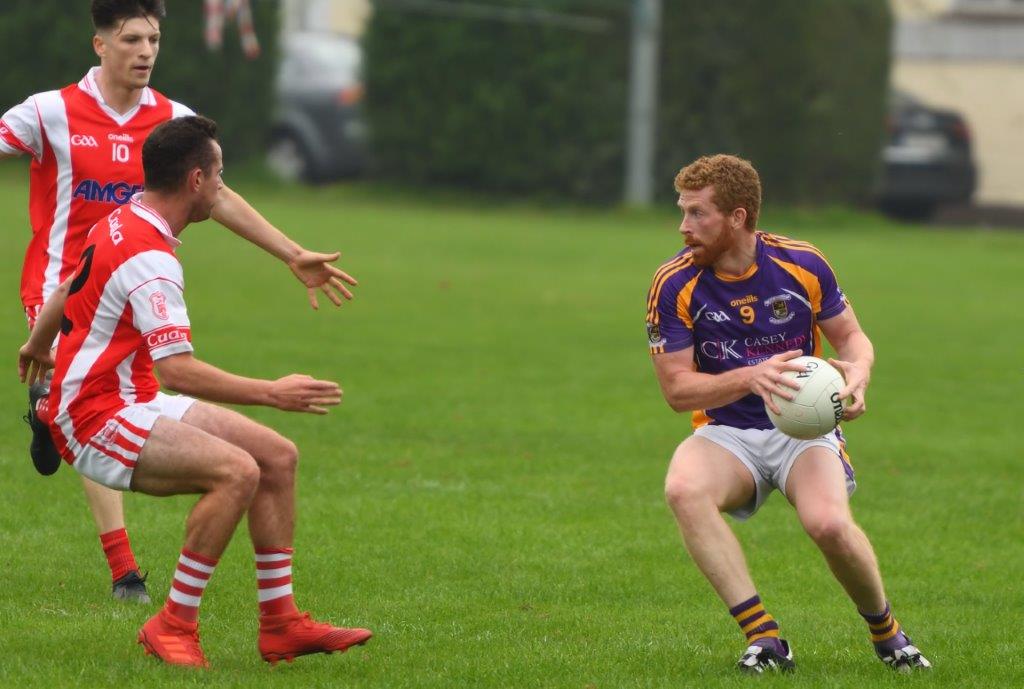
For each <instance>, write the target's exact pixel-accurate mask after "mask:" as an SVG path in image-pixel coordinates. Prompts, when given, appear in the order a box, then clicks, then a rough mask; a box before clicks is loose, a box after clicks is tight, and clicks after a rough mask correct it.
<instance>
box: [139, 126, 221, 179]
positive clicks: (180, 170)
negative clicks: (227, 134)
mask: <svg viewBox="0 0 1024 689" xmlns="http://www.w3.org/2000/svg"><path fill="white" fill-rule="evenodd" d="M216 139H217V123H216V122H214V121H213V120H211V119H209V118H207V117H202V116H199V115H196V116H194V117H176V118H175V119H173V120H168V121H167V122H164V123H163V124H161V125H160V126H159V127H157V128H156V129H154V130H153V131H152V132H151V133H150V135H149V136H148V137H147V138H146V142H145V143H144V144H142V169H143V171H144V172H145V174H146V182H145V184H146V189H149V190H151V191H176V190H177V189H178V188H179V187H181V185H182V184H184V183H185V178H186V177H188V173H190V172H191V171H192V170H195V169H196V168H199V169H200V170H202V171H203V172H209V171H210V167H211V166H212V165H213V163H214V161H215V160H216V158H215V156H214V150H213V145H212V144H213V142H214V141H215V140H216Z"/></svg>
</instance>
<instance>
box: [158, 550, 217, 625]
mask: <svg viewBox="0 0 1024 689" xmlns="http://www.w3.org/2000/svg"><path fill="white" fill-rule="evenodd" d="M216 566H217V560H215V559H213V558H212V557H206V556H205V555H200V554H199V553H193V552H191V551H189V550H182V551H181V557H179V558H178V568H177V569H175V570H174V581H173V582H171V592H170V593H169V594H168V595H167V603H166V605H164V610H166V611H167V612H169V613H170V614H172V615H174V616H175V617H177V618H179V619H182V620H185V621H186V622H195V621H196V620H198V619H199V602H200V601H201V600H202V597H203V591H204V590H205V589H206V585H207V584H208V583H210V577H211V576H213V570H214V568H215V567H216Z"/></svg>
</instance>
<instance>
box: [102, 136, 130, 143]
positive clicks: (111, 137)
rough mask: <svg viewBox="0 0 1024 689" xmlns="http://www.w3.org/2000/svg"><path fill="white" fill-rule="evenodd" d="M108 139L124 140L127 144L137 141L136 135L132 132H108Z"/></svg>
mask: <svg viewBox="0 0 1024 689" xmlns="http://www.w3.org/2000/svg"><path fill="white" fill-rule="evenodd" d="M107 141H123V142H125V143H127V144H133V143H135V137H133V136H132V135H131V134H107Z"/></svg>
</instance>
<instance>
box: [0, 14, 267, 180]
mask: <svg viewBox="0 0 1024 689" xmlns="http://www.w3.org/2000/svg"><path fill="white" fill-rule="evenodd" d="M167 14H168V16H167V19H165V20H164V22H163V25H162V26H161V46H160V56H159V58H158V59H157V65H156V70H155V71H154V73H153V81H152V86H153V87H154V88H155V89H156V90H157V91H159V92H160V93H162V94H164V95H165V96H167V97H168V98H171V99H173V100H176V101H180V102H182V103H184V104H185V105H188V106H189V107H191V108H192V109H193V110H195V111H196V112H198V113H200V114H202V115H206V116H208V117H212V118H213V119H215V120H217V122H218V123H219V125H220V139H221V142H222V143H223V144H224V155H225V158H227V159H228V160H235V161H237V160H240V159H244V158H249V157H252V156H256V155H259V154H261V153H262V151H263V147H264V144H265V142H266V133H267V129H268V126H269V122H270V117H271V114H272V112H273V103H274V96H273V86H274V75H275V74H276V70H277V34H278V24H279V18H278V4H277V3H276V2H255V3H253V15H254V22H255V25H256V32H257V35H258V36H259V40H260V46H261V48H262V54H261V56H260V57H259V58H258V59H256V60H251V61H250V60H247V59H246V58H245V56H244V55H242V51H241V48H240V47H239V40H238V33H237V30H236V28H235V23H234V22H233V21H229V22H226V24H225V31H224V44H223V48H221V50H219V51H216V52H211V51H210V50H208V49H207V48H206V45H205V43H204V38H203V27H204V25H203V22H204V17H203V3H202V2H200V1H199V0H193V1H191V2H180V0H179V1H178V2H174V1H173V0H171V1H170V2H167ZM92 36H93V28H92V20H91V19H90V15H89V3H88V2H86V0H75V1H74V2H68V1H67V0H3V2H2V3H0V44H2V45H3V46H4V52H5V54H7V55H18V56H26V55H31V56H32V60H31V61H29V60H25V59H21V60H19V63H20V64H31V65H32V68H31V69H7V70H0V110H6V109H7V108H9V107H11V106H12V105H14V104H16V103H20V102H21V101H23V100H25V98H27V97H28V96H30V95H31V94H33V93H38V92H39V91H47V90H51V89H57V88H62V87H64V86H65V85H67V84H70V83H72V82H76V81H78V80H79V79H80V78H81V77H82V75H83V74H85V72H86V71H87V70H88V69H89V68H90V67H92V66H94V65H97V64H99V58H97V57H96V54H95V53H94V52H93V49H92Z"/></svg>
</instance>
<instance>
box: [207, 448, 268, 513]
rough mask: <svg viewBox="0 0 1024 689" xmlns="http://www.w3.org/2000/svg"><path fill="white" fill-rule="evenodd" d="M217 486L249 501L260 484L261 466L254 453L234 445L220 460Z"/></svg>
mask: <svg viewBox="0 0 1024 689" xmlns="http://www.w3.org/2000/svg"><path fill="white" fill-rule="evenodd" d="M219 468H220V471H219V472H218V475H217V477H216V483H217V486H216V487H217V488H219V489H220V490H222V491H225V492H229V493H232V494H234V495H235V496H237V498H238V499H240V500H242V501H244V502H246V503H248V502H250V501H251V500H252V497H253V496H254V495H255V494H256V489H257V487H258V486H259V484H260V467H259V465H258V464H257V463H256V460H255V459H253V457H252V455H250V454H249V453H248V452H246V451H245V450H243V449H242V448H240V447H233V448H232V449H231V450H230V451H229V452H228V453H227V454H226V455H225V457H224V458H223V459H222V461H221V462H219Z"/></svg>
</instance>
